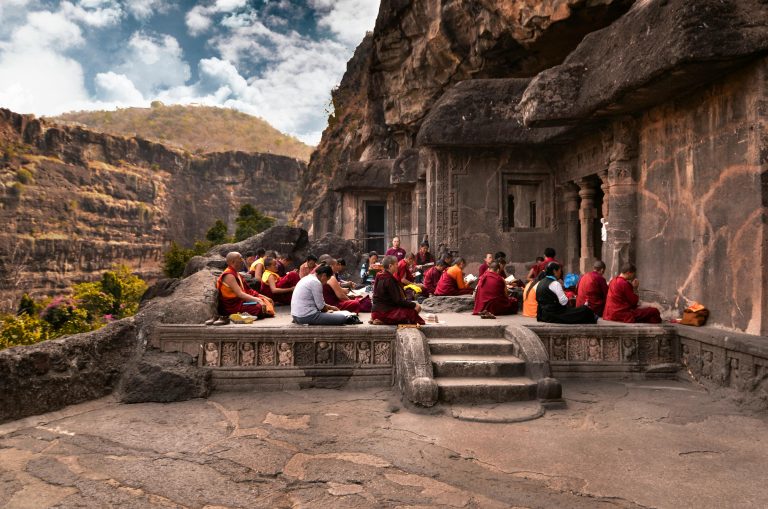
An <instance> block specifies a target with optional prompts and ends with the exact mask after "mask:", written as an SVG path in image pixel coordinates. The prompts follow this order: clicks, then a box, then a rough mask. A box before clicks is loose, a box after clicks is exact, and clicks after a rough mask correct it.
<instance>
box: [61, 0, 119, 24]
mask: <svg viewBox="0 0 768 509" xmlns="http://www.w3.org/2000/svg"><path fill="white" fill-rule="evenodd" d="M60 9H61V13H62V14H63V15H64V16H65V17H66V18H68V19H70V20H73V21H79V22H82V23H84V24H85V25H89V26H92V27H96V28H104V27H108V26H112V25H116V24H117V23H119V22H120V18H122V16H123V9H122V8H121V7H120V4H118V3H116V2H113V1H110V0H106V1H103V0H97V1H94V0H82V1H81V2H80V3H79V4H73V3H72V2H62V3H61V6H60Z"/></svg>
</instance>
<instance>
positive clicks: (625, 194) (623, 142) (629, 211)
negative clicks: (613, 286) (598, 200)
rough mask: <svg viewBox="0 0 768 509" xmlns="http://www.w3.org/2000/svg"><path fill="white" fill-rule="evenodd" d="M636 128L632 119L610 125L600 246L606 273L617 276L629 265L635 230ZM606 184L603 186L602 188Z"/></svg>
mask: <svg viewBox="0 0 768 509" xmlns="http://www.w3.org/2000/svg"><path fill="white" fill-rule="evenodd" d="M636 174H637V126H636V123H635V121H634V119H631V118H629V119H622V120H618V121H616V122H614V124H613V140H612V144H611V148H610V159H609V163H608V172H607V174H606V175H605V176H604V177H603V176H601V179H602V180H603V191H604V193H605V197H604V199H603V201H604V203H605V204H606V209H605V211H604V212H607V214H604V216H605V217H606V231H607V239H606V241H605V242H604V243H603V261H605V264H606V266H607V268H606V272H607V273H609V274H611V275H615V274H618V272H619V269H620V267H621V265H622V264H624V263H626V262H629V261H633V260H634V254H635V245H634V243H635V236H636V227H637V180H636ZM606 182H607V185H606Z"/></svg>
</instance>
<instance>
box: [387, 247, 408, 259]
mask: <svg viewBox="0 0 768 509" xmlns="http://www.w3.org/2000/svg"><path fill="white" fill-rule="evenodd" d="M384 256H394V257H396V258H397V261H398V262H399V261H401V260H403V259H404V258H405V249H403V248H402V247H398V248H397V249H395V248H394V247H390V248H389V249H387V252H386V253H384Z"/></svg>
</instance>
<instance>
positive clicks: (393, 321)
mask: <svg viewBox="0 0 768 509" xmlns="http://www.w3.org/2000/svg"><path fill="white" fill-rule="evenodd" d="M381 265H382V267H383V269H384V270H382V271H381V272H379V273H378V274H376V279H375V280H374V282H373V310H372V312H371V321H372V322H373V323H374V324H376V325H399V324H419V325H423V324H424V320H423V319H422V318H421V317H420V316H419V311H421V306H420V305H419V304H418V303H417V302H413V301H409V300H406V298H405V293H403V287H402V285H401V284H400V282H399V281H398V280H397V279H395V274H396V273H397V258H396V257H395V256H385V257H384V260H382V262H381Z"/></svg>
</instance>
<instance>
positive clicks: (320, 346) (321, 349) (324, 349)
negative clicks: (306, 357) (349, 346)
mask: <svg viewBox="0 0 768 509" xmlns="http://www.w3.org/2000/svg"><path fill="white" fill-rule="evenodd" d="M331 353H333V347H332V345H331V344H330V343H328V342H327V341H320V342H319V343H317V350H316V352H315V358H316V359H317V363H318V364H330V363H331Z"/></svg>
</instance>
